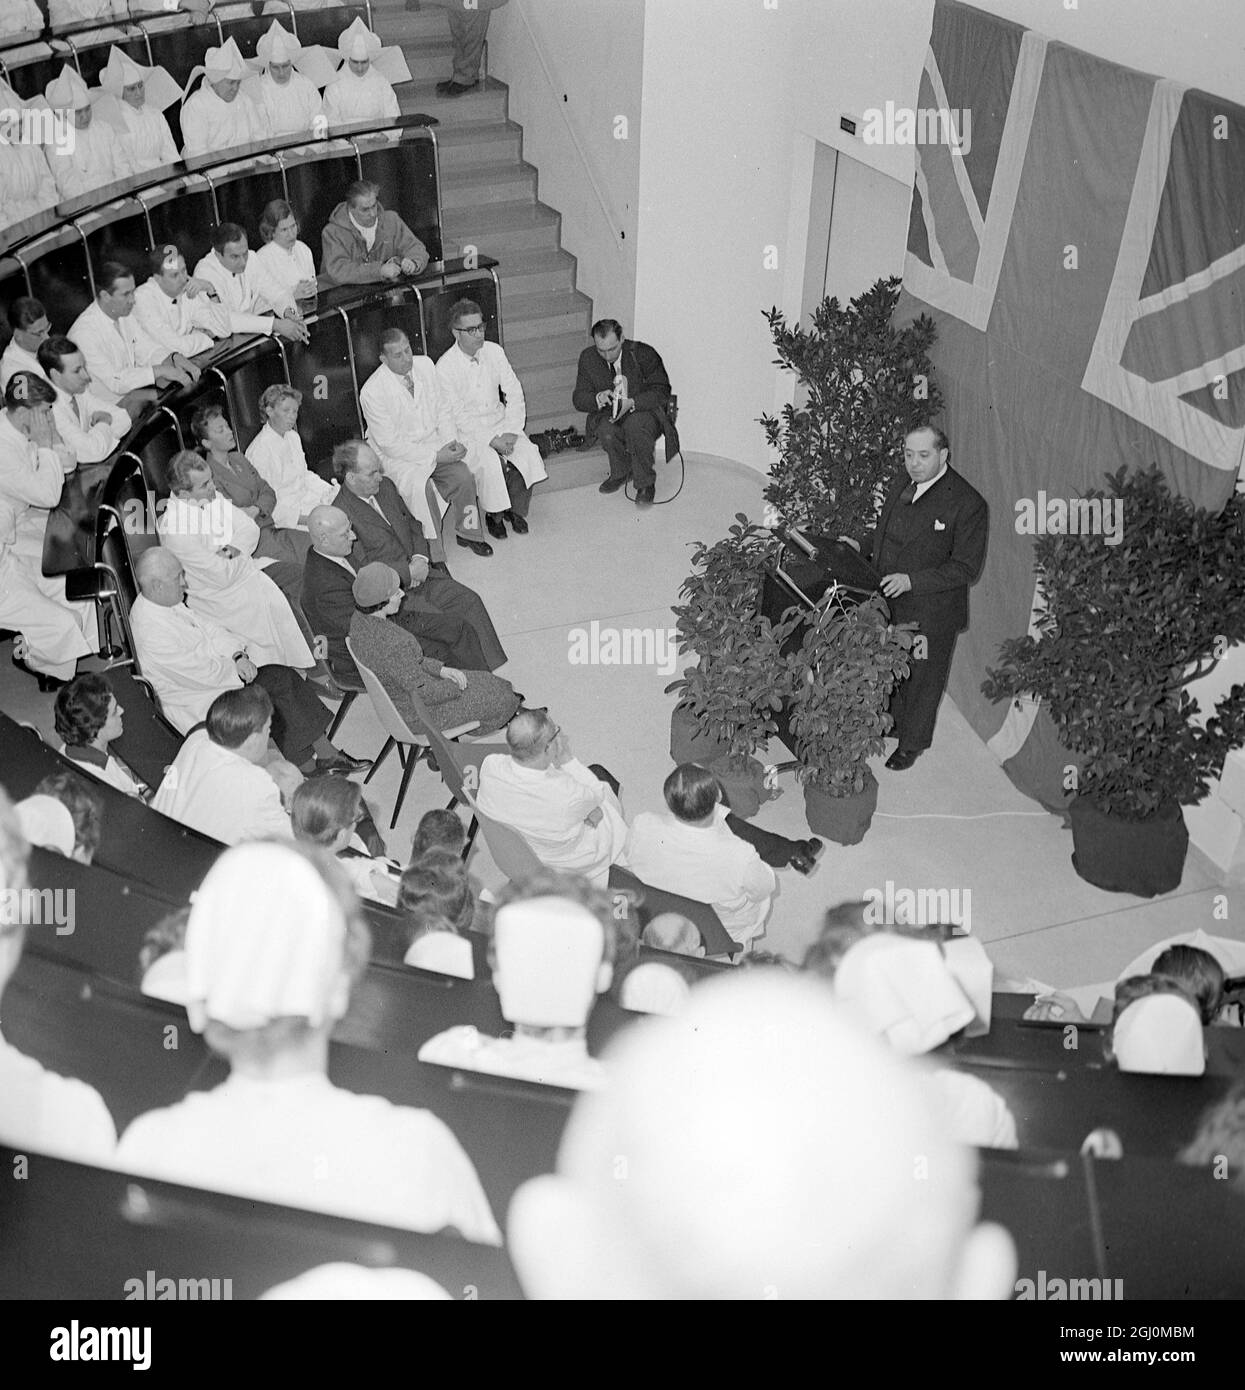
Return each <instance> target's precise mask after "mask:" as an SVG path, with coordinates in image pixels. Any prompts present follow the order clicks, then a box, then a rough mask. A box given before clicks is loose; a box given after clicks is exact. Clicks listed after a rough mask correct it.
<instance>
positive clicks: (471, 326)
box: [454, 323, 484, 333]
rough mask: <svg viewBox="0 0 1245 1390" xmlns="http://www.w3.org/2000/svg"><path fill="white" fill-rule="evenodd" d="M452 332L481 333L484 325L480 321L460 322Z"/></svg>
mask: <svg viewBox="0 0 1245 1390" xmlns="http://www.w3.org/2000/svg"><path fill="white" fill-rule="evenodd" d="M454 332H455V333H483V332H484V325H483V324H482V323H460V324H459V325H458V327H457V328H456V329H455V330H454Z"/></svg>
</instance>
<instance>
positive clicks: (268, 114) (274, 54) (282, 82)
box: [244, 19, 328, 139]
mask: <svg viewBox="0 0 1245 1390" xmlns="http://www.w3.org/2000/svg"><path fill="white" fill-rule="evenodd" d="M255 56H256V58H257V59H258V60H259V65H260V67H261V68H262V70H263V76H261V77H258V78H255V77H252V78H248V79H247V83H246V86H247V87H250V88H251V97H252V100H253V101H254V102H255V105H256V106H257V107H259V109H260V110H261V111H262V112H263V114H264V121H265V124H266V125H267V127H268V132H269V134H270V135H272V136H273V137H274V138H276V139H280V138H281V136H283V135H304V134H305V135H315V136H320V135H323V134H324V131H325V128H326V127H327V125H328V121H327V120H326V118H325V115H324V102H323V100H322V99H321V97H320V92H319V89H318V88H317V87H316V84H315V83H314V82H312V81H311V79H310V78H308V77H304V76H303V74H302V73H301V72H299V71H298V66H297V65H298V63H299V60H300V59H301V58H302V57H303V46H302V44H301V43H299V41H298V40H297V39H296V38H295V37H294V35H293V34H291V33H290V32H289V30H288V29H283V28H282V27H281V25H280V24H279V23H278V22H277V21H276V20H275V19H274V20H273V21H272V24H271V25H270V26H269V27H268V30H267V32H266V33H264V34H261V35H260V37H259V42H258V43H257V44H256V45H255ZM244 92H245V89H244Z"/></svg>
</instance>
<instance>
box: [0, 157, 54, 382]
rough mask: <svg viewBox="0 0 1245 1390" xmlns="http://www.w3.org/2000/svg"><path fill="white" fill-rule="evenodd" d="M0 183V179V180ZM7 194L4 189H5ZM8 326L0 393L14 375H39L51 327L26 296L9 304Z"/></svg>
mask: <svg viewBox="0 0 1245 1390" xmlns="http://www.w3.org/2000/svg"><path fill="white" fill-rule="evenodd" d="M3 148H6V149H12V148H14V147H13V146H5V147H3ZM2 174H3V166H2V165H0V175H2ZM0 184H3V178H2V177H0ZM6 194H7V190H6ZM9 327H10V328H12V330H13V336H12V337H11V338H10V339H9V345H8V347H6V348H5V350H4V353H3V355H2V356H0V391H3V390H5V389H6V388H7V387H8V384H9V381H10V380H11V379H12V376H13V373H14V372H33V373H34V374H35V376H43V375H44V372H43V368H42V367H41V366H40V365H39V358H38V352H39V346H40V344H41V343H43V341H44V340H45V339H46V338H48V337H50V336H51V332H52V325H51V323H50V322H49V321H48V314H47V310H46V309H45V308H44V307H43V305H42V304H41V303H40V302H39V301H38V300H37V299H33V298H31V296H30V295H28V294H23V295H21V296H20V297H19V298H17V299H15V300H14V301H13V304H12V307H11V308H10V309H9Z"/></svg>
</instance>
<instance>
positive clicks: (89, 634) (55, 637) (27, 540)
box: [0, 372, 99, 691]
mask: <svg viewBox="0 0 1245 1390" xmlns="http://www.w3.org/2000/svg"><path fill="white" fill-rule="evenodd" d="M55 399H56V391H55V389H54V388H53V387H52V386H51V385H49V383H48V382H46V381H45V380H44V379H43V378H42V377H40V376H33V375H32V374H31V373H30V372H15V373H14V375H13V376H12V377H11V378H10V380H9V384H8V387H7V389H6V390H5V393H4V410H3V411H0V622H2V623H4V625H5V626H6V627H11V628H12V629H13V630H14V631H16V632H18V633H20V634H21V639H22V640H21V654H19V653H18V650H17V644H15V647H14V653H13V664H14V665H15V666H17V667H18V668H19V669H21V670H23V671H26V672H28V673H29V674H31V675H33V676H35V677H36V678H37V679H38V682H39V689H40V690H43V691H47V690H55V689H57V688H58V687H59V686H60V684H61V683H63V682H64V681H68V680H72V679H73V677H74V673H75V671H76V670H77V663H78V658H79V657H80V656H87V655H88V654H89V653H91V652H93V651H95V650H96V649H97V647H98V645H99V636H98V625H97V623H96V620H95V611H94V605H92V604H89V603H71V602H70V601H69V600H68V599H67V598H66V597H65V580H64V578H63V577H48V576H45V575H44V573H43V538H44V532H45V531H46V530H47V524H48V513H49V510H50V509H51V508H52V507H54V506H55V505H56V504H57V502H58V501H59V500H60V496H61V490H62V488H63V487H64V481H65V475H66V473H71V472H73V470H74V468H75V467H76V464H75V462H74V458H73V455H72V454H71V453H70V451H69V450H68V449H67V448H66V447H65V445H64V443H63V442H62V441H61V438H60V435H59V433H58V432H57V429H56V422H55V420H54V419H53V418H52V410H51V407H52V402H53V401H54V400H55Z"/></svg>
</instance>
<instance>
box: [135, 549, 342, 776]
mask: <svg viewBox="0 0 1245 1390" xmlns="http://www.w3.org/2000/svg"><path fill="white" fill-rule="evenodd" d="M136 578H137V579H138V587H139V590H140V592H139V596H138V597H137V598H136V599H135V600H134V606H133V608H132V609H131V610H130V626H131V628H132V629H133V632H134V642H135V645H136V646H137V648H138V653H137V655H138V660H139V665H140V666H141V668H142V672H143V675H144V676H146V677H147V679H148V680H149V681H150V682H151V683H152V685H153V687H154V688H155V691H156V694H157V696H158V697H159V699H160V705H161V708H162V709H163V711H164V714H165V717H166V718H167V719H168V720H169V722H170V723H171V724H172V725H173V727H174V728H176V729H177V730H178V731H179V732H180V733H183V734H184V733H187V732H188V731H189V730H190V729H191V728H192V727H193V726H194V725H195V724H197V723H199V721H200V720H202V719H204V718H205V717H206V715H207V712H208V710H209V708H210V707H211V704H212V702H213V700H215V699H216V697H217V696H218V695H220V694H222V693H223V692H224V691H226V690H238V689H240V688H241V687H242V686H244V685H250V684H251V683H252V682H255V683H258V684H259V685H260V686H262V687H263V688H264V689H265V690H266V691H267V692H268V695H269V698H270V699H271V700H272V703H273V706H274V707H275V709H276V715H277V717H276V720H275V721H274V734H273V737H274V740H275V742H276V744H277V747H278V748H280V750H281V752H282V754H283V755H284V757H285V758H286V759H287V761H289V762H291V763H293V764H294V766H295V767H297V768H299V769H300V770H301V771H303V772H313V771H315V772H357V771H358V770H359V769H360V768H364V767H367V766H368V764H367V763H366V762H363V761H360V760H358V759H356V758H351V757H348V756H347V755H346V754H345V753H343V752H342V751H341V750H340V749H338V748H335V747H334V746H333V745H332V744H331V743H330V742H329V741H328V739H327V738H326V737H325V730H326V729H327V728H328V726H329V713H328V710H326V709H325V708H324V706H323V705H322V704H321V703H320V701H319V700H318V699H317V698H316V696H315V693H314V687H313V686H311V685H309V684H308V683H307V682H306V681H304V680H302V679H300V677H299V676H298V675H296V674H295V672H294V671H292V670H291V669H290V667H288V666H277V665H269V666H256V664H255V663H254V662H253V661H252V660H251V658H250V657H249V656H248V655H247V652H246V643H245V642H244V641H243V640H242V638H240V637H239V636H238V635H237V633H235V632H231V631H230V630H229V629H228V628H226V627H223V626H221V625H220V624H219V623H214V622H212V620H211V619H210V618H205V617H202V616H201V615H197V614H195V613H192V612H191V611H190V609H189V608H187V607H186V604H185V597H186V576H185V574H184V573H183V571H182V566H181V562H180V561H179V560H178V558H177V556H176V555H174V554H172V552H171V551H169V550H168V549H166V548H165V547H164V546H153V547H152V548H151V549H150V550H144V551H143V553H142V554H141V555H140V556H139V557H138V564H137V566H136Z"/></svg>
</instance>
